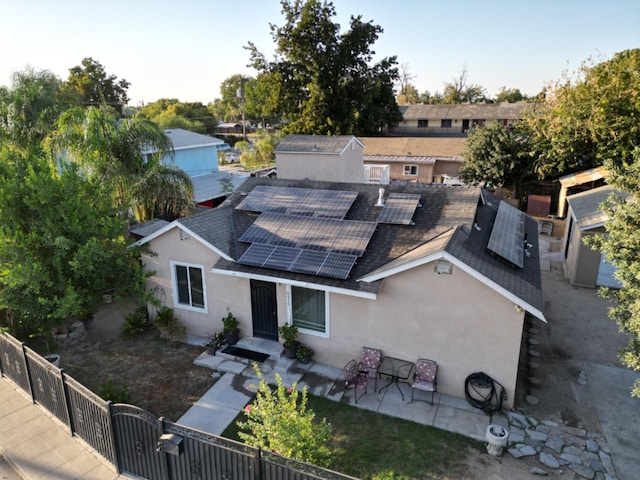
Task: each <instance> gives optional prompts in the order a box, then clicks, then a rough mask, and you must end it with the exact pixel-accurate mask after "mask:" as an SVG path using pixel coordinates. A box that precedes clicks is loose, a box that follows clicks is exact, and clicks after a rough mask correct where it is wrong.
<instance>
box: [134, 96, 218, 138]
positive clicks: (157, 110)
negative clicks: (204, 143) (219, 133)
mask: <svg viewBox="0 0 640 480" xmlns="http://www.w3.org/2000/svg"><path fill="white" fill-rule="evenodd" d="M137 114H138V115H139V116H141V117H143V118H148V119H149V120H151V121H152V122H154V123H157V124H158V125H159V126H160V127H162V128H165V129H166V128H184V129H185V130H190V131H192V132H199V133H207V134H210V133H213V128H214V127H215V126H216V125H217V123H218V122H217V119H216V118H214V117H213V115H211V112H210V111H209V110H208V109H207V107H206V106H205V105H203V104H202V103H201V102H186V103H183V102H180V101H179V100H178V99H177V98H161V99H159V100H158V101H156V102H153V103H149V104H147V105H145V106H144V107H142V108H141V109H140V110H139V111H138V113H137Z"/></svg>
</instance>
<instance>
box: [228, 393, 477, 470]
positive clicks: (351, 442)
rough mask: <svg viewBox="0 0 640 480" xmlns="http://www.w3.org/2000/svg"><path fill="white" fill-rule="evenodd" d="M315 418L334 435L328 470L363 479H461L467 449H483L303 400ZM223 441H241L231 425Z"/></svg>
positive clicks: (337, 405)
mask: <svg viewBox="0 0 640 480" xmlns="http://www.w3.org/2000/svg"><path fill="white" fill-rule="evenodd" d="M308 407H309V408H310V409H312V410H313V411H314V412H315V414H316V417H317V418H323V417H324V418H326V419H327V421H328V422H329V423H331V426H332V429H333V432H332V435H331V439H330V441H329V448H330V449H331V451H332V461H331V465H330V467H329V468H330V469H331V470H335V471H338V472H342V473H345V474H347V475H352V476H354V477H358V478H363V479H425V478H431V479H445V478H460V477H461V476H463V472H464V471H465V469H466V467H465V465H464V464H463V461H464V459H465V457H466V455H467V453H468V449H469V448H474V449H480V448H481V446H482V444H481V443H480V442H477V441H475V440H472V439H469V438H467V437H464V436H462V435H458V434H455V433H451V432H447V431H444V430H439V429H437V428H433V427H429V426H426V425H420V424H418V423H414V422H410V421H408V420H403V419H399V418H395V417H391V416H388V415H382V414H379V413H376V412H371V411H369V410H364V409H361V408H356V407H353V406H351V405H348V404H346V403H342V402H336V401H333V400H329V399H327V398H324V397H316V396H314V395H310V394H309V396H308ZM238 420H244V414H242V413H240V414H239V415H238V416H237V417H236V419H235V421H234V422H233V423H232V424H231V425H229V427H227V429H226V430H225V431H224V432H223V436H224V437H227V438H231V439H233V440H238V441H240V439H239V437H238V427H237V426H236V422H237V421H238Z"/></svg>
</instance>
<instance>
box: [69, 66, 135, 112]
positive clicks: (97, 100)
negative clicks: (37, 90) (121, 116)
mask: <svg viewBox="0 0 640 480" xmlns="http://www.w3.org/2000/svg"><path fill="white" fill-rule="evenodd" d="M129 85H130V83H129V82H127V81H126V80H125V79H121V80H118V78H117V77H116V76H115V75H108V74H107V72H106V71H105V69H104V66H103V65H102V64H101V63H100V62H98V61H96V60H94V59H93V58H91V57H85V58H83V59H82V63H81V64H80V65H76V66H75V67H73V68H70V69H69V78H68V79H67V81H66V82H65V83H64V88H65V90H67V91H68V92H69V93H71V94H72V95H74V96H75V97H76V98H77V102H78V103H80V104H82V105H85V106H89V105H93V106H97V105H110V106H111V107H113V108H115V109H117V110H118V111H119V112H121V111H122V107H123V106H125V105H126V104H127V102H128V101H129V98H128V97H127V90H128V89H129Z"/></svg>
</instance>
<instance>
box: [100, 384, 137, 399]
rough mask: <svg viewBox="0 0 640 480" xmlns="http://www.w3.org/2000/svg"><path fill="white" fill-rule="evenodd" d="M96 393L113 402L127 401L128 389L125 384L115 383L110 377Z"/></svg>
mask: <svg viewBox="0 0 640 480" xmlns="http://www.w3.org/2000/svg"><path fill="white" fill-rule="evenodd" d="M98 395H100V396H101V397H102V398H104V399H105V400H111V401H112V402H113V403H129V401H130V400H129V390H128V389H127V387H126V386H119V385H116V384H115V383H114V382H113V380H112V379H109V380H107V383H106V384H105V385H101V386H100V388H99V389H98Z"/></svg>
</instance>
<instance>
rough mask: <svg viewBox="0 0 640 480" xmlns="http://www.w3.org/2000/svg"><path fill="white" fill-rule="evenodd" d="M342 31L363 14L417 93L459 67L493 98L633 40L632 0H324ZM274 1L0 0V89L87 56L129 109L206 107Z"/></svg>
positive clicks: (266, 37)
mask: <svg viewBox="0 0 640 480" xmlns="http://www.w3.org/2000/svg"><path fill="white" fill-rule="evenodd" d="M332 3H333V5H334V7H335V10H336V17H334V22H337V23H339V24H340V25H341V29H342V30H343V31H344V30H346V29H347V28H348V26H349V18H350V17H351V16H352V15H354V16H357V15H362V19H363V20H364V21H373V23H374V24H377V25H380V26H381V27H382V28H383V30H384V32H383V33H382V34H381V35H380V36H379V38H378V40H377V41H376V43H374V44H373V46H372V47H371V48H372V50H373V51H375V52H376V55H375V59H376V60H380V59H382V58H384V57H389V56H394V55H395V56H397V60H398V63H399V64H402V65H405V66H406V67H407V71H408V72H409V73H410V74H411V75H412V76H413V80H412V83H413V85H414V86H415V87H416V88H417V89H418V91H419V92H420V93H422V92H424V91H425V90H428V91H429V92H431V93H434V92H435V91H442V90H443V87H444V83H445V82H451V81H452V80H453V79H454V78H455V77H457V76H459V75H460V73H461V72H462V71H463V69H465V68H466V71H467V81H468V83H470V84H479V85H481V86H483V87H484V88H485V89H486V91H487V93H488V94H489V95H491V96H494V95H495V94H496V93H497V92H498V91H499V90H500V88H501V87H503V86H504V87H507V88H518V89H520V91H521V92H522V93H525V94H528V95H535V94H537V93H538V92H540V91H541V90H542V89H543V87H544V86H545V85H546V84H548V83H549V82H553V81H555V80H559V79H560V78H562V76H563V72H569V73H570V72H573V71H575V70H576V69H578V68H579V67H580V65H581V64H582V63H583V62H584V61H587V60H589V59H590V58H593V59H594V60H596V61H602V60H606V59H609V58H611V57H612V56H613V55H614V54H615V53H616V52H620V51H622V50H626V49H631V48H640V1H638V0H508V1H507V0H395V1H390V0H333V2H332ZM270 23H271V24H275V25H278V26H281V25H283V24H284V17H283V15H282V13H281V5H280V1H279V0H239V1H229V0H226V1H222V0H181V1H175V0H172V1H165V0H153V1H151V0H0V45H1V48H0V86H10V85H11V73H12V72H15V71H20V70H23V69H25V68H26V67H27V66H31V67H33V68H36V69H38V70H49V71H51V72H53V73H54V74H55V75H57V76H58V77H60V78H61V79H63V80H65V79H66V78H67V77H68V75H69V69H70V68H72V67H74V66H76V65H80V63H81V61H82V59H83V58H85V57H92V58H93V59H94V60H96V61H98V62H100V63H101V64H102V65H103V66H104V67H105V70H106V72H107V73H108V74H110V75H111V74H113V75H116V77H118V79H126V80H127V81H128V82H130V84H131V86H130V87H129V90H128V95H129V98H130V102H129V103H130V105H132V106H136V105H141V103H142V102H144V103H150V102H154V101H156V100H158V99H160V98H177V99H179V100H180V101H183V102H195V101H200V102H202V103H204V104H207V103H209V102H211V101H213V100H214V99H215V98H219V97H220V84H221V83H222V82H223V81H224V80H225V79H226V78H228V77H230V76H232V75H235V74H243V75H251V76H256V75H257V72H256V71H255V70H253V69H252V68H250V67H248V64H249V52H248V51H247V50H246V49H245V48H244V47H245V46H246V45H247V44H248V42H253V43H254V44H256V46H257V47H258V49H259V50H260V51H261V52H262V53H264V54H265V55H266V57H267V58H268V59H271V58H272V57H273V52H274V46H275V45H274V42H273V39H272V38H271V34H270V29H269V24H270Z"/></svg>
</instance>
